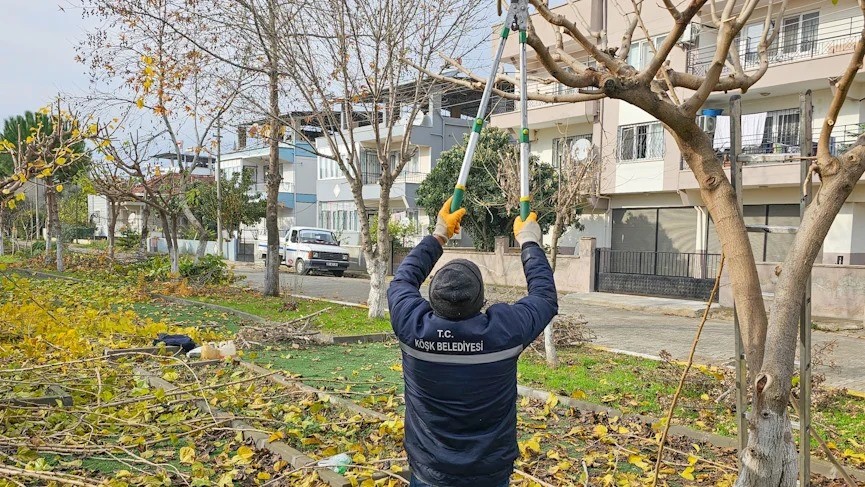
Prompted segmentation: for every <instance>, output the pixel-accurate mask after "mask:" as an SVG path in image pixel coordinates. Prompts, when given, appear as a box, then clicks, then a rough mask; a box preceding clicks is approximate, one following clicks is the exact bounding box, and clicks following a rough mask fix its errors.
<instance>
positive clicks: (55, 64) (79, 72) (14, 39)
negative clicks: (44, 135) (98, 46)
mask: <svg viewBox="0 0 865 487" xmlns="http://www.w3.org/2000/svg"><path fill="white" fill-rule="evenodd" d="M61 1H62V3H63V4H64V8H66V11H65V12H63V11H61V10H60V8H59V6H58V5H59V4H60V3H61ZM2 4H3V7H4V8H3V20H2V21H0V46H2V52H3V68H0V123H2V120H5V119H6V118H7V117H9V116H12V115H18V114H20V113H22V112H24V111H26V110H31V111H32V110H36V109H38V108H39V107H41V106H43V105H45V104H46V103H48V102H50V101H51V100H52V99H53V98H54V97H55V96H56V95H57V93H59V92H63V93H68V94H71V95H80V94H83V93H85V92H86V90H87V76H86V75H85V74H84V65H82V64H80V63H77V62H75V46H76V45H77V44H78V43H79V42H80V41H81V40H82V39H83V38H84V34H85V26H86V24H85V22H84V20H82V19H81V16H80V12H79V11H78V10H76V9H74V8H69V7H68V3H67V2H65V1H63V0H2Z"/></svg>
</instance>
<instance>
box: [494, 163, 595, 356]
mask: <svg viewBox="0 0 865 487" xmlns="http://www.w3.org/2000/svg"><path fill="white" fill-rule="evenodd" d="M563 149H564V151H563V152H562V158H561V161H558V164H557V167H555V173H556V177H555V180H554V181H548V182H547V184H553V183H554V184H555V190H554V191H537V190H536V189H537V188H535V189H533V197H532V209H533V210H535V211H536V212H538V214H539V215H540V216H541V218H543V215H544V214H549V213H552V214H553V215H554V217H553V218H554V223H553V226H552V232H551V235H550V236H551V239H550V266H551V267H552V269H553V272H555V270H556V262H557V260H558V255H559V238H560V237H561V236H562V235H563V234H564V233H565V231H567V229H568V228H571V227H572V226H574V225H579V219H580V214H581V213H582V210H583V208H584V207H585V206H587V201H588V198H589V197H590V196H593V195H595V194H596V191H595V190H596V186H597V184H596V183H597V175H598V174H599V173H600V159H599V157H598V152H597V150H596V148H594V147H592V148H591V150H589V151H588V152H587V153H586V154H585V155H581V157H577V156H576V155H575V151H574V150H571V148H563ZM533 179H537V178H533ZM497 182H498V184H499V187H501V189H502V192H503V193H504V194H505V197H506V208H507V210H508V212H511V213H516V212H517V211H518V210H519V207H520V169H519V162H518V160H517V153H516V151H509V152H506V153H504V154H502V155H501V156H500V164H499V170H498V181H497ZM539 195H540V196H541V198H538V196H539ZM544 195H547V196H544ZM554 328H555V320H553V322H552V323H550V324H549V325H548V326H547V327H546V328H544V352H545V353H546V359H547V365H549V366H550V367H557V366H558V358H557V354H556V344H555V339H554V334H555V332H554Z"/></svg>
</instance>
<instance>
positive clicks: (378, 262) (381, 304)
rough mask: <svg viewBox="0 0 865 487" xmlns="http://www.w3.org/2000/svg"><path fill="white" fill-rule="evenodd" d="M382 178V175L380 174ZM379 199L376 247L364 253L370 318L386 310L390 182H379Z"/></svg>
mask: <svg viewBox="0 0 865 487" xmlns="http://www.w3.org/2000/svg"><path fill="white" fill-rule="evenodd" d="M382 177H383V178H384V176H382ZM379 185H380V186H381V199H380V200H379V204H378V215H376V218H377V219H378V225H377V227H378V228H377V232H376V235H375V239H376V246H375V247H376V248H375V250H374V251H373V252H367V253H366V254H365V257H366V258H367V260H366V269H367V272H368V273H369V297H368V298H367V305H368V306H369V317H370V318H383V317H384V315H385V313H386V312H387V271H388V262H389V261H390V254H391V245H392V243H391V238H390V234H389V232H388V229H387V224H388V222H389V221H390V200H389V198H388V196H389V195H390V183H387V182H380V183H379Z"/></svg>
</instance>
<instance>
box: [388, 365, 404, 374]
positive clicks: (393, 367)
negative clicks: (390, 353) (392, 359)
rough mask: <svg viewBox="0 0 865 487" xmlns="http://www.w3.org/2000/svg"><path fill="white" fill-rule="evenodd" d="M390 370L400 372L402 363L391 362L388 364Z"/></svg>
mask: <svg viewBox="0 0 865 487" xmlns="http://www.w3.org/2000/svg"><path fill="white" fill-rule="evenodd" d="M390 370H392V371H394V372H402V364H401V363H397V364H393V365H391V366H390Z"/></svg>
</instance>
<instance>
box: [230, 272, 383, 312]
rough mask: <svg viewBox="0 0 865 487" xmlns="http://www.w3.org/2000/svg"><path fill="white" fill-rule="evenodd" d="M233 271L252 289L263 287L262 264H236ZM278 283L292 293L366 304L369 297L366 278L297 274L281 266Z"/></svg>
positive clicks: (281, 287)
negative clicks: (243, 277) (244, 277)
mask: <svg viewBox="0 0 865 487" xmlns="http://www.w3.org/2000/svg"><path fill="white" fill-rule="evenodd" d="M234 273H235V274H237V275H241V276H246V282H247V284H248V285H249V286H250V287H251V288H253V289H262V288H263V287H264V268H263V267H262V266H255V267H253V266H243V267H241V266H238V267H237V268H235V269H234ZM279 283H280V289H284V290H287V291H288V292H290V293H292V294H303V295H307V296H315V297H319V298H328V299H336V300H338V301H348V302H351V303H360V304H366V300H367V298H368V297H369V281H367V280H366V279H359V278H353V277H333V276H328V275H307V276H299V275H297V274H295V273H294V272H293V271H291V270H289V269H288V268H287V267H283V268H282V269H280V272H279Z"/></svg>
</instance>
